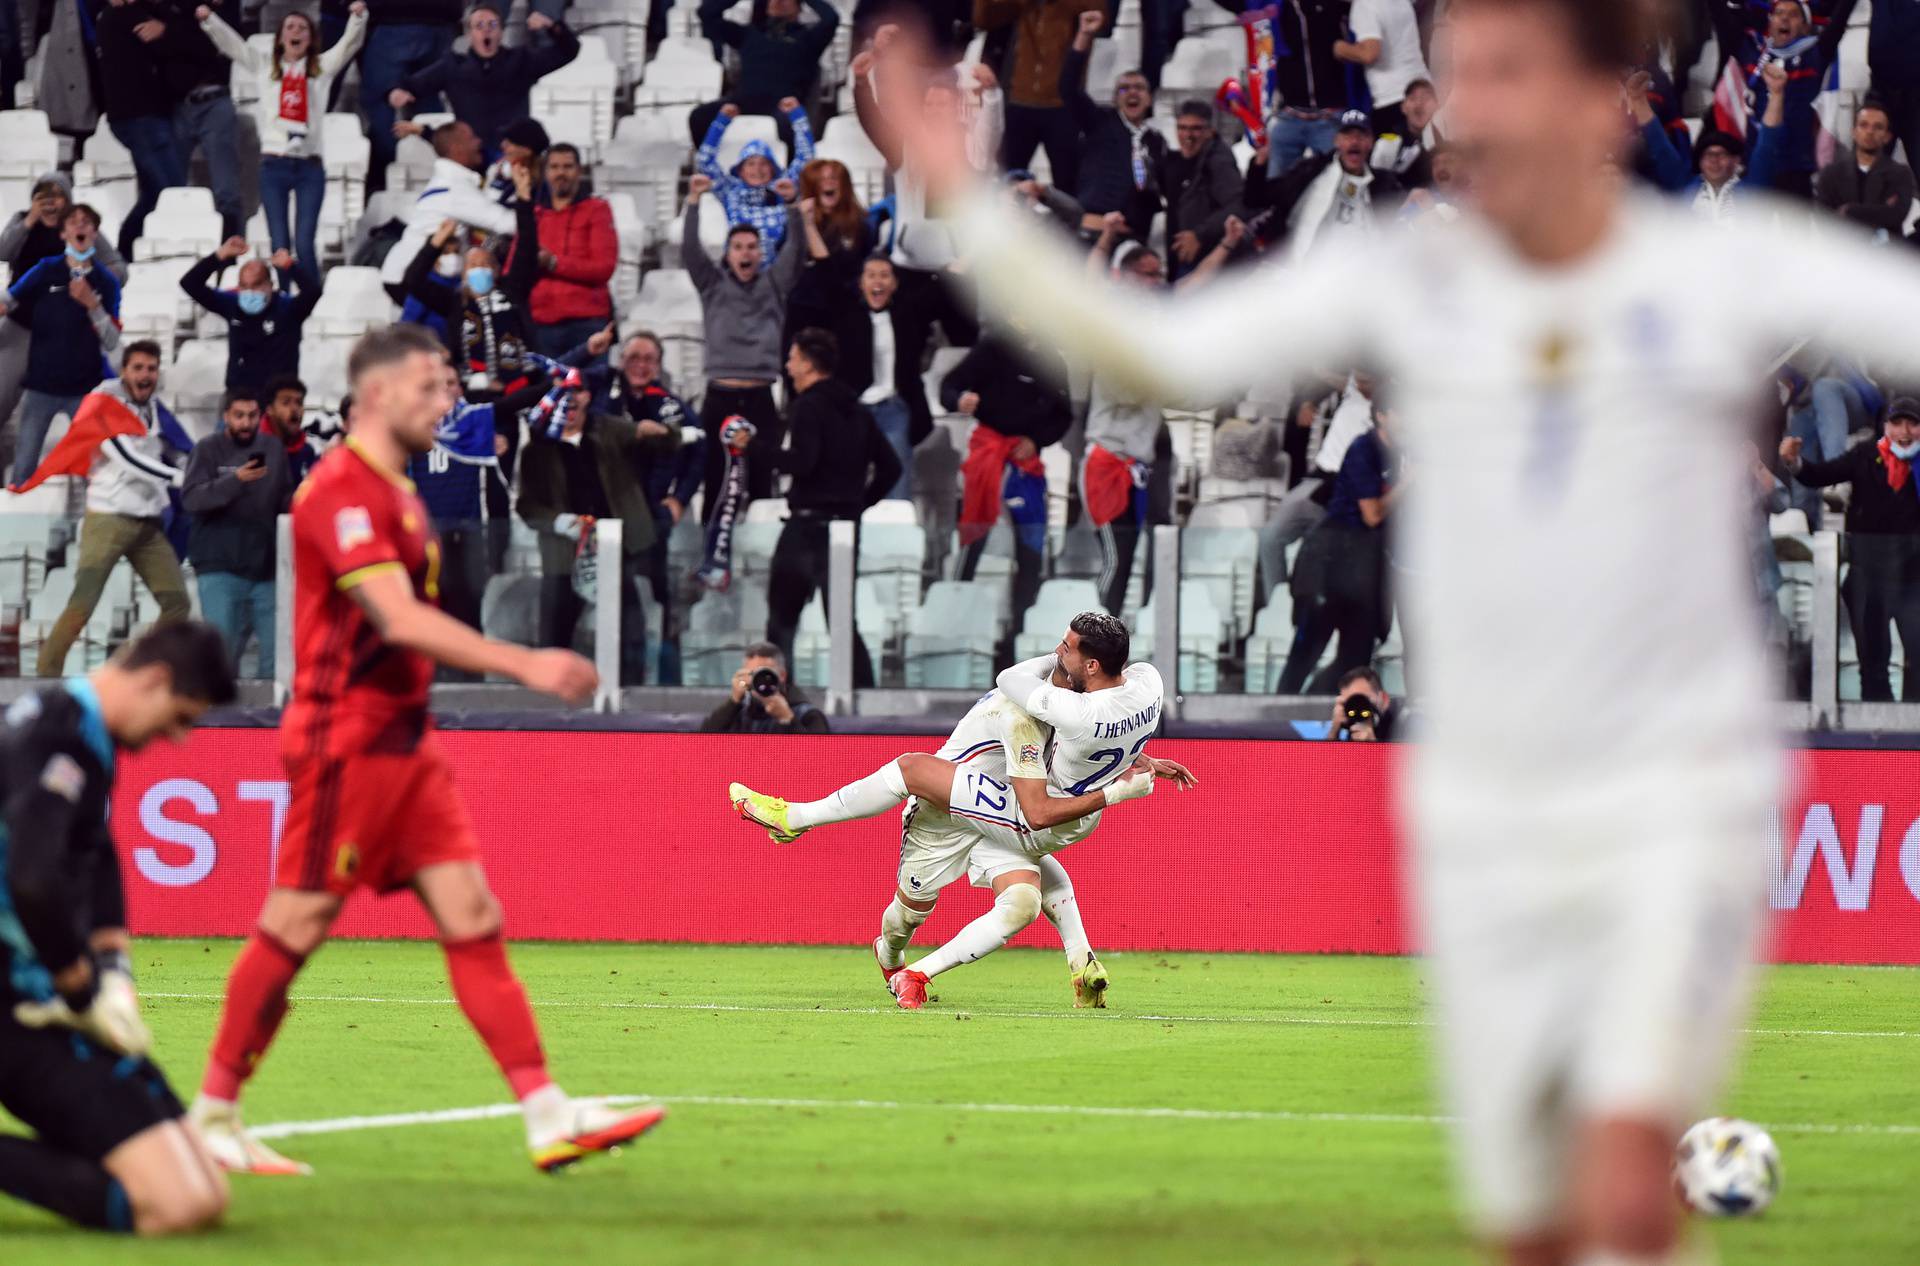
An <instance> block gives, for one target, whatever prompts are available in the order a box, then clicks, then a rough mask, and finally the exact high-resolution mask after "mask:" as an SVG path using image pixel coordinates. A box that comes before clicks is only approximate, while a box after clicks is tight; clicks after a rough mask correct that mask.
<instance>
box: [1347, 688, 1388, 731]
mask: <svg viewBox="0 0 1920 1266" xmlns="http://www.w3.org/2000/svg"><path fill="white" fill-rule="evenodd" d="M1379 720H1380V709H1379V708H1378V707H1376V706H1375V704H1374V702H1373V698H1372V697H1371V696H1370V695H1366V694H1363V693H1361V692H1360V691H1358V690H1356V691H1354V692H1353V693H1352V694H1350V695H1348V696H1347V697H1346V698H1344V699H1342V700H1341V701H1340V737H1341V738H1346V737H1348V736H1349V735H1351V734H1352V733H1353V731H1354V728H1355V727H1356V726H1362V725H1364V726H1366V727H1367V728H1368V729H1370V730H1371V729H1373V728H1374V727H1375V725H1376V724H1377V723H1378V722H1379Z"/></svg>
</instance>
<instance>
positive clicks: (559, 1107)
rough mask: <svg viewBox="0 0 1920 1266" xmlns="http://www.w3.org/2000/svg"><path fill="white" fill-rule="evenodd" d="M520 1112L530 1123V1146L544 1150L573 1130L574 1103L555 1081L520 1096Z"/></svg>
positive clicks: (528, 1132)
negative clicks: (545, 1146) (543, 1148)
mask: <svg viewBox="0 0 1920 1266" xmlns="http://www.w3.org/2000/svg"><path fill="white" fill-rule="evenodd" d="M520 1113H521V1116H522V1117H524V1118H525V1120H526V1123H527V1146H529V1147H542V1146H544V1145H546V1144H548V1143H551V1142H553V1141H554V1140H556V1139H562V1138H565V1137H566V1136H567V1135H568V1134H569V1133H571V1132H572V1130H573V1100H571V1099H569V1098H567V1092H566V1091H564V1090H562V1089H560V1087H558V1086H556V1085H554V1084H553V1083H552V1082H548V1083H547V1084H546V1085H544V1086H541V1087H539V1088H538V1089H536V1090H532V1091H530V1092H528V1093H527V1094H524V1095H521V1096H520Z"/></svg>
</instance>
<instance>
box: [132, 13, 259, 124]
mask: <svg viewBox="0 0 1920 1266" xmlns="http://www.w3.org/2000/svg"><path fill="white" fill-rule="evenodd" d="M149 2H150V3H151V4H152V5H153V10H154V16H155V17H157V18H159V19H160V20H161V21H162V22H164V23H166V25H167V33H166V34H165V35H164V36H162V37H161V38H160V39H159V40H158V41H157V42H156V43H154V44H152V45H143V46H142V47H145V48H146V49H147V51H148V54H149V56H154V57H156V58H157V59H158V60H159V62H160V74H161V76H162V77H163V78H164V79H165V80H166V83H167V87H168V88H169V89H170V90H171V91H172V93H173V97H174V100H175V101H178V100H180V99H181V98H183V97H185V96H186V95H187V94H188V93H190V92H192V91H194V90H195V89H197V88H225V87H227V86H228V85H229V84H230V83H232V81H233V63H232V62H229V61H228V60H227V59H226V56H225V55H224V54H222V53H221V51H220V50H219V49H217V48H215V47H214V46H213V41H212V40H210V39H208V38H207V33H206V32H205V31H203V30H201V29H200V22H199V19H197V18H195V17H194V10H195V9H196V8H198V7H199V5H200V4H201V3H205V4H207V5H208V6H209V7H211V8H212V9H213V11H214V12H215V13H218V14H219V15H220V16H221V17H222V18H224V19H226V21H227V23H228V24H229V25H231V26H234V27H237V28H240V27H242V26H243V24H242V21H241V18H240V14H239V8H240V6H239V5H238V4H225V3H222V0H193V2H192V3H188V2H187V0H149ZM243 29H244V28H243ZM136 42H137V41H136Z"/></svg>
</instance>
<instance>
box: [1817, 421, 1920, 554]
mask: <svg viewBox="0 0 1920 1266" xmlns="http://www.w3.org/2000/svg"><path fill="white" fill-rule="evenodd" d="M1794 478H1795V479H1797V480H1799V481H1800V482H1801V483H1803V484H1805V485H1806V486H1807V487H1809V488H1830V487H1832V486H1833V485H1835V484H1852V485H1853V499H1852V500H1850V501H1848V502H1847V531H1849V532H1858V533H1860V534H1862V535H1865V536H1909V535H1913V534H1915V533H1920V471H1915V470H1909V471H1908V472H1907V481H1906V483H1905V484H1904V485H1903V486H1902V487H1901V488H1899V489H1898V490H1895V489H1894V488H1893V486H1892V485H1890V484H1889V483H1888V482H1887V464H1886V461H1885V459H1884V458H1882V457H1881V456H1880V440H1879V437H1877V436H1876V437H1875V438H1873V439H1871V440H1867V441H1864V442H1863V443H1859V444H1856V445H1854V446H1853V447H1852V448H1850V449H1848V450H1847V451H1846V452H1844V453H1842V454H1841V455H1840V456H1838V457H1836V458H1834V459H1833V460H1832V461H1827V462H1806V463H1804V464H1802V465H1801V467H1800V469H1799V471H1798V472H1797V473H1796V474H1795V475H1794Z"/></svg>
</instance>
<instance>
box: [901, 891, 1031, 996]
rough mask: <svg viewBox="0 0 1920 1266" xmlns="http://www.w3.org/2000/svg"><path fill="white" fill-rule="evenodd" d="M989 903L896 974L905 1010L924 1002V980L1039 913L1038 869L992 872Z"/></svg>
mask: <svg viewBox="0 0 1920 1266" xmlns="http://www.w3.org/2000/svg"><path fill="white" fill-rule="evenodd" d="M989 882H990V883H991V884H992V886H993V905H992V907H991V908H989V909H988V910H987V912H986V913H985V914H983V915H981V916H980V917H979V918H977V919H975V920H974V921H973V922H971V923H969V924H967V926H965V927H963V928H961V929H960V931H959V933H958V934H957V935H956V936H955V937H954V938H953V939H952V940H951V941H948V942H947V943H946V944H945V945H942V946H941V947H940V948H939V949H937V950H935V951H933V953H931V954H929V955H927V956H926V957H925V958H922V959H920V960H919V961H918V962H916V963H914V965H913V966H911V967H909V968H907V969H905V970H904V971H902V972H900V973H899V974H898V975H896V976H895V977H894V978H893V980H892V981H891V982H890V983H891V988H892V989H893V996H894V997H895V998H898V999H899V1000H900V1005H901V1006H902V1007H904V1008H907V1009H908V1010H912V1009H914V1008H916V1007H919V1006H921V1005H922V1004H924V1003H925V1002H926V996H927V995H926V990H927V982H928V981H930V980H932V979H933V978H934V977H935V976H938V975H940V974H941V973H942V972H947V971H952V970H953V969H954V968H955V967H958V966H960V965H961V964H962V963H974V962H978V961H980V960H981V959H983V958H985V957H986V956H987V955H989V954H991V953H993V952H994V951H995V950H997V949H999V948H1000V947H1001V946H1003V945H1005V944H1006V943H1007V942H1008V941H1011V940H1012V939H1013V938H1014V937H1016V936H1018V935H1020V933H1021V932H1022V931H1023V930H1024V929H1025V928H1026V926H1027V925H1028V924H1030V923H1032V922H1033V921H1034V920H1035V919H1037V918H1039V917H1040V872H1039V871H1037V870H1032V869H1027V870H1012V871H1006V872H1003V873H1001V874H998V875H995V876H994V877H993V879H992V880H990V881H989Z"/></svg>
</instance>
